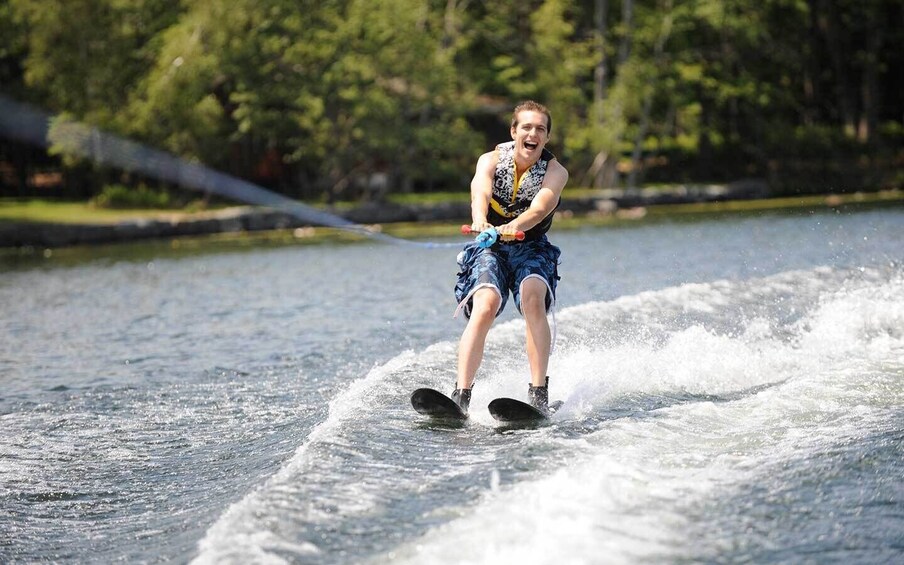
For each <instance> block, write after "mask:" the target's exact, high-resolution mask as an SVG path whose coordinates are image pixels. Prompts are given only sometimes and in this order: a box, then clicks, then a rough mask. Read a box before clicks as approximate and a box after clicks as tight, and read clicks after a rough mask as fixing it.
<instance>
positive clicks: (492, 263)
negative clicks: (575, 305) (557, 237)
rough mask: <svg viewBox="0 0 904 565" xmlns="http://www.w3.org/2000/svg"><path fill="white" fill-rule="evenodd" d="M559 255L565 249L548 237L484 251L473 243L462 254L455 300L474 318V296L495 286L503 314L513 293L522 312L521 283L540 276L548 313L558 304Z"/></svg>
mask: <svg viewBox="0 0 904 565" xmlns="http://www.w3.org/2000/svg"><path fill="white" fill-rule="evenodd" d="M559 255H561V250H559V248H558V247H556V246H555V245H553V244H551V243H549V240H547V239H546V236H545V235H544V236H543V237H541V238H540V239H537V240H533V241H524V242H520V243H497V244H496V245H494V246H492V247H490V248H488V249H481V248H480V247H479V246H478V245H477V243H469V244H468V245H466V246H465V248H464V249H463V250H462V251H461V253H459V254H458V269H459V272H458V282H457V283H456V284H455V300H456V301H457V302H458V309H457V310H456V311H455V315H456V316H457V315H458V313H459V312H461V311H464V314H465V316H467V317H469V318H470V317H471V304H472V301H471V299H472V297H473V296H474V293H475V292H477V290H479V289H480V288H484V287H494V288H496V290H497V291H498V292H499V295H500V297H501V298H502V303H501V304H500V305H499V311H498V312H496V315H497V316H498V315H499V314H501V313H502V310H504V309H505V305H506V302H508V295H509V292H511V293H512V296H514V298H515V307H516V308H518V312H521V283H522V282H523V281H524V279H526V278H528V277H532V276H533V277H538V278H540V279H541V280H543V281H544V282H545V283H546V287H547V289H548V292H547V293H546V310H547V312H548V311H549V309H550V307H552V306H553V304H555V297H556V285H557V283H558V281H559V271H558V265H559Z"/></svg>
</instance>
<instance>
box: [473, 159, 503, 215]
mask: <svg viewBox="0 0 904 565" xmlns="http://www.w3.org/2000/svg"><path fill="white" fill-rule="evenodd" d="M497 158H498V157H497V156H496V152H495V151H490V152H489V153H484V154H483V155H481V156H480V158H479V159H478V160H477V169H476V170H475V171H474V178H473V179H471V230H473V231H477V232H481V231H483V230H485V229H487V228H490V227H492V226H491V225H490V223H489V222H487V214H488V213H489V211H490V200H492V198H493V176H494V175H495V174H496V160H497Z"/></svg>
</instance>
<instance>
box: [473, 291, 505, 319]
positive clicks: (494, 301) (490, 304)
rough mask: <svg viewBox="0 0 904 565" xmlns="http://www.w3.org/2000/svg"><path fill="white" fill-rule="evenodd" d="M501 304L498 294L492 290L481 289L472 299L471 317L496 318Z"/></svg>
mask: <svg viewBox="0 0 904 565" xmlns="http://www.w3.org/2000/svg"><path fill="white" fill-rule="evenodd" d="M501 303H502V299H501V298H500V297H499V293H498V292H496V291H495V290H494V289H492V288H481V289H480V290H478V291H477V292H475V293H474V296H473V297H472V298H471V317H472V318H474V317H475V316H478V317H487V316H489V317H491V318H495V317H496V313H497V312H498V311H499V306H500V304H501Z"/></svg>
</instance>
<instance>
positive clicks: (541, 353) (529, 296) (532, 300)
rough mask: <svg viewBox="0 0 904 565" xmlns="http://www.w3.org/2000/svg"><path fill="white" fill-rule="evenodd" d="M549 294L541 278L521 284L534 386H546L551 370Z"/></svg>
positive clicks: (528, 354)
mask: <svg viewBox="0 0 904 565" xmlns="http://www.w3.org/2000/svg"><path fill="white" fill-rule="evenodd" d="M547 292H548V290H547V288H546V282H545V281H544V280H543V279H541V278H539V277H528V278H526V279H524V281H523V282H522V283H521V313H522V314H523V315H524V321H525V323H526V324H527V339H526V349H527V360H528V361H529V362H530V382H531V385H533V386H546V375H547V369H548V368H549V352H550V349H551V347H552V334H551V332H550V330H549V320H547V319H546V293H547Z"/></svg>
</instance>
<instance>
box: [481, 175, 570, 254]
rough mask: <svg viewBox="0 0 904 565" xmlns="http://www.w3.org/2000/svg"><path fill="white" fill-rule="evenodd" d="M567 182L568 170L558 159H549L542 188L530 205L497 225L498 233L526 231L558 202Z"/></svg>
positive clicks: (511, 233)
mask: <svg viewBox="0 0 904 565" xmlns="http://www.w3.org/2000/svg"><path fill="white" fill-rule="evenodd" d="M567 182H568V171H567V170H566V169H565V167H563V166H562V165H561V163H559V162H558V161H550V163H549V167H548V168H547V170H546V176H545V177H544V178H543V188H541V189H540V191H539V192H537V195H536V196H534V199H533V200H532V201H531V203H530V207H529V208H528V209H527V210H525V211H524V213H523V214H521V215H520V216H518V217H517V218H515V219H514V220H512V221H511V222H509V223H507V224H504V225H501V226H499V228H498V229H499V233H500V234H501V235H502V236H503V237H505V236H510V237H514V235H515V233H516V232H518V231H527V230H529V229H531V228H532V227H534V226H536V225H537V224H539V223H540V222H542V221H543V219H544V218H546V216H548V215H550V214H551V213H552V212H553V210H555V209H556V206H558V204H559V199H560V198H561V197H562V191H563V190H564V189H565V183H567Z"/></svg>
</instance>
